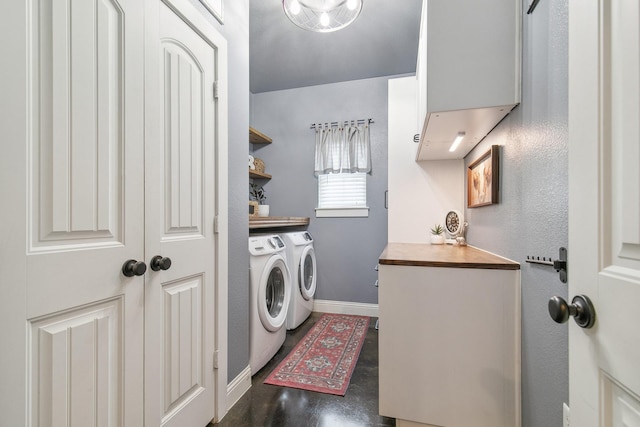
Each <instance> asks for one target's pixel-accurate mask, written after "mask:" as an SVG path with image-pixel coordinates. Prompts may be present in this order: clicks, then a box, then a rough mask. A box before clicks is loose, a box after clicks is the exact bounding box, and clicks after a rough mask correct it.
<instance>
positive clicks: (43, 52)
mask: <svg viewBox="0 0 640 427" xmlns="http://www.w3.org/2000/svg"><path fill="white" fill-rule="evenodd" d="M10 3H11V7H10V8H8V9H7V8H5V7H4V6H9V5H8V4H7V5H3V14H8V15H9V16H10V18H11V22H10V23H7V25H8V29H7V28H5V29H4V30H5V31H9V32H10V33H11V34H3V35H4V36H5V37H3V39H4V40H6V41H9V40H12V39H13V41H11V43H13V42H14V41H15V42H16V44H17V45H18V49H14V50H12V51H11V53H10V55H9V57H8V58H5V59H7V60H8V62H7V63H10V64H12V67H16V73H14V74H8V75H6V76H3V82H2V85H3V90H2V93H3V94H4V93H9V92H5V91H4V88H7V89H9V88H11V89H10V91H11V93H12V94H13V96H12V97H11V98H7V97H5V96H4V95H3V97H2V98H3V99H2V103H3V106H4V107H5V108H6V110H5V111H12V113H11V114H12V119H11V121H12V123H11V125H9V127H8V128H6V129H8V133H7V134H5V135H3V138H4V137H7V138H8V139H6V140H5V141H3V144H7V145H11V146H12V147H19V148H14V149H13V150H12V151H10V152H9V153H10V155H9V156H8V157H6V156H5V155H4V154H3V159H2V164H1V166H2V169H3V170H4V171H5V173H7V176H5V177H3V180H4V179H7V181H6V182H5V183H3V187H2V188H3V193H2V195H3V206H4V207H5V209H3V220H2V222H3V223H7V224H13V225H12V227H17V229H16V230H9V231H7V229H4V230H3V236H7V235H9V236H14V237H17V236H20V237H19V238H15V239H13V242H14V243H16V245H15V246H14V245H9V246H7V247H4V248H3V252H4V254H3V255H5V254H6V255H7V256H8V259H9V260H13V261H12V264H14V267H17V268H11V269H10V266H8V265H2V268H1V269H0V270H1V274H2V279H3V281H4V280H7V282H6V285H7V287H8V288H11V289H14V290H18V292H17V293H13V294H9V295H10V297H9V298H4V296H3V298H2V303H1V307H2V311H3V312H5V310H6V311H7V312H9V313H10V316H11V318H10V319H9V321H8V323H7V324H6V325H7V326H8V327H9V328H11V329H10V336H9V338H8V339H7V340H5V339H3V348H4V350H3V351H2V352H3V353H5V352H7V351H10V352H12V353H14V354H15V355H17V356H16V357H15V358H14V359H12V360H11V361H10V362H9V363H8V365H5V364H4V363H3V364H2V365H3V366H2V373H3V375H2V378H3V383H4V378H8V379H9V382H8V383H6V384H3V388H5V386H9V385H11V386H10V387H11V389H10V391H11V393H7V394H6V395H5V394H4V393H3V396H2V400H3V406H4V405H5V404H6V406H7V407H12V408H11V409H9V410H8V412H4V411H2V412H3V414H2V422H0V424H2V425H7V426H9V425H11V426H23V425H24V426H68V425H78V426H80V425H81V426H122V425H126V426H141V425H143V411H142V407H143V376H142V372H143V345H142V333H143V320H144V318H143V302H144V301H143V298H144V284H143V278H142V277H136V276H133V277H126V276H125V275H123V274H122V271H121V268H122V265H123V263H124V262H125V261H126V260H127V259H136V260H142V257H143V256H144V248H143V244H144V242H143V233H144V230H143V226H144V223H143V216H142V212H143V173H142V170H141V168H140V165H141V164H142V160H143V157H142V156H143V149H144V147H143V134H144V133H143V107H144V98H143V91H142V87H143V76H144V68H143V58H144V56H143V55H144V50H143V49H144V36H143V32H142V27H143V22H144V21H143V16H144V15H143V5H142V4H141V3H140V2H139V1H137V0H109V1H103V0H93V1H91V0H58V1H38V0H31V1H25V2H22V1H20V2H10ZM18 4H21V5H19V6H18ZM22 42H23V43H22ZM19 74H22V75H23V76H24V78H23V77H20V76H19ZM21 128H22V129H24V130H22V129H21ZM3 129H5V128H3ZM7 183H11V186H12V187H13V188H11V189H10V190H9V191H7V192H5V190H7V188H8V186H5V184H7ZM5 197H6V198H5ZM5 231H6V232H7V234H5ZM3 258H4V257H3ZM3 289H4V286H3ZM12 307H13V308H12ZM3 325H5V324H4V323H3ZM16 326H17V327H16ZM3 338H4V336H3ZM8 349H10V350H8ZM19 359H22V361H20V360H19ZM5 373H7V376H6V377H5V375H4V374H5ZM20 377H21V382H22V383H23V384H24V385H22V386H21V385H18V381H20ZM5 397H6V400H5ZM5 417H6V418H5ZM5 421H6V422H5Z"/></svg>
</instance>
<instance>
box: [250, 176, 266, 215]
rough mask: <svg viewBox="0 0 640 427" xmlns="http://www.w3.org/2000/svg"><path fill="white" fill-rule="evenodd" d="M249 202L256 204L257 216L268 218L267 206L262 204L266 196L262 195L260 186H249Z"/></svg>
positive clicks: (262, 190)
mask: <svg viewBox="0 0 640 427" xmlns="http://www.w3.org/2000/svg"><path fill="white" fill-rule="evenodd" d="M249 200H255V201H257V202H258V216H269V205H267V204H265V203H264V202H265V200H267V196H266V195H265V194H264V188H262V186H260V185H256V184H253V183H252V184H249Z"/></svg>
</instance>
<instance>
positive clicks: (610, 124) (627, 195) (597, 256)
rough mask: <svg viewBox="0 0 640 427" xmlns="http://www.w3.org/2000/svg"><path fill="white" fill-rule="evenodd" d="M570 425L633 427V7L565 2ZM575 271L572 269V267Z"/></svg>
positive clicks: (638, 53) (637, 90) (638, 418)
mask: <svg viewBox="0 0 640 427" xmlns="http://www.w3.org/2000/svg"><path fill="white" fill-rule="evenodd" d="M570 12H571V13H570V14H569V16H570V25H569V27H570V34H569V40H570V49H569V52H570V55H569V64H570V74H569V93H570V101H569V118H570V123H569V135H570V158H569V196H570V197H569V201H570V204H569V225H570V227H569V247H570V248H569V262H568V265H569V268H570V276H569V277H570V283H569V293H570V294H571V295H576V294H585V295H587V296H588V297H590V298H591V299H592V301H593V304H594V307H595V310H596V313H597V317H596V319H597V320H596V324H595V326H594V327H593V329H590V330H584V329H580V328H579V327H578V326H576V325H575V324H573V323H572V324H571V325H570V326H569V365H570V372H569V382H570V403H571V418H572V419H571V425H578V426H584V427H595V426H600V427H613V426H637V425H640V410H639V408H640V368H639V367H638V360H640V317H638V315H637V301H639V300H640V126H639V125H638V117H640V79H639V78H638V76H639V75H640V5H639V4H638V2H637V1H635V0H620V1H617V0H615V1H614V0H598V1H595V2H587V3H585V2H580V1H570ZM572 266H573V267H572Z"/></svg>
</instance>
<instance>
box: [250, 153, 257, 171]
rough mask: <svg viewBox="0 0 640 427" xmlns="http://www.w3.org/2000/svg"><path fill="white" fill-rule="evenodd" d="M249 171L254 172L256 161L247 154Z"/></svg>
mask: <svg viewBox="0 0 640 427" xmlns="http://www.w3.org/2000/svg"><path fill="white" fill-rule="evenodd" d="M249 169H251V170H256V160H255V158H254V157H253V156H252V155H251V154H249Z"/></svg>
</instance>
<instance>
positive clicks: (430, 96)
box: [416, 0, 522, 161]
mask: <svg viewBox="0 0 640 427" xmlns="http://www.w3.org/2000/svg"><path fill="white" fill-rule="evenodd" d="M521 39H522V37H521V2H520V1H519V0H483V1H468V0H447V1H437V0H424V3H423V6H422V24H421V29H420V44H419V48H418V64H417V70H416V75H417V80H418V115H419V116H418V120H419V123H421V124H422V130H421V135H420V145H419V147H418V152H417V155H416V160H417V161H419V160H438V159H461V158H463V157H465V156H466V155H467V153H468V152H469V151H470V150H471V149H472V148H473V147H475V146H476V145H477V144H478V143H479V142H480V141H481V140H482V139H483V138H484V137H485V136H486V135H487V134H488V133H489V132H490V131H491V129H493V127H494V126H495V125H496V124H498V122H500V120H502V119H503V118H504V116H506V115H507V114H509V112H510V111H511V110H512V109H513V108H514V107H515V106H516V105H518V104H519V103H520V87H521V79H520V74H521V69H520V66H521ZM460 133H464V138H463V140H462V142H461V143H460V145H459V147H458V148H457V150H456V151H454V152H450V151H449V148H450V147H451V144H452V143H453V141H454V139H455V138H456V136H457V135H458V134H460Z"/></svg>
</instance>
